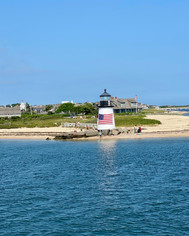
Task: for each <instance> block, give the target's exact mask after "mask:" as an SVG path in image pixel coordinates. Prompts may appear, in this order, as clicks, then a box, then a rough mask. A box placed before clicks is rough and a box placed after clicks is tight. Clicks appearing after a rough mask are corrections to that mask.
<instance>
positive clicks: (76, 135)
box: [73, 131, 85, 138]
mask: <svg viewBox="0 0 189 236" xmlns="http://www.w3.org/2000/svg"><path fill="white" fill-rule="evenodd" d="M84 137H85V132H83V131H81V132H74V133H73V138H84Z"/></svg>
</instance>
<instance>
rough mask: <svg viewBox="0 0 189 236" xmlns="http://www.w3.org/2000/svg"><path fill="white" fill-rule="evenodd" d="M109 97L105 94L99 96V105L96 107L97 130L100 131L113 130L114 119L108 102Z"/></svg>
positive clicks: (110, 104)
mask: <svg viewBox="0 0 189 236" xmlns="http://www.w3.org/2000/svg"><path fill="white" fill-rule="evenodd" d="M110 98H111V95H110V94H108V93H107V92H106V89H104V93H103V94H101V95H100V105H99V106H98V120H97V128H98V130H102V131H107V132H108V131H109V130H112V129H115V119H114V110H113V107H114V106H113V105H112V103H111V101H110Z"/></svg>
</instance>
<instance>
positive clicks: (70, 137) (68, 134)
mask: <svg viewBox="0 0 189 236" xmlns="http://www.w3.org/2000/svg"><path fill="white" fill-rule="evenodd" d="M72 138H73V133H72V132H65V133H63V134H62V135H59V136H56V137H55V138H54V139H55V140H61V139H72Z"/></svg>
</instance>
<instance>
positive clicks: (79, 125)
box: [61, 122, 97, 128]
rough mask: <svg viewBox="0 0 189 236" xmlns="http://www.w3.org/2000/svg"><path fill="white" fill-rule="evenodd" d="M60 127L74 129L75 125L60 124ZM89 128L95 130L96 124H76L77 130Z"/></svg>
mask: <svg viewBox="0 0 189 236" xmlns="http://www.w3.org/2000/svg"><path fill="white" fill-rule="evenodd" d="M61 125H62V127H75V123H68V122H67V123H62V124H61ZM87 126H88V127H89V128H97V124H95V123H94V124H93V123H80V122H77V123H76V127H79V128H81V127H82V128H85V127H87Z"/></svg>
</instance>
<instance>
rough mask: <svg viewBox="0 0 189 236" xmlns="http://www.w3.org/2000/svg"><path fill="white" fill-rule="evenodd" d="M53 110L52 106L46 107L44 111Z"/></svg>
mask: <svg viewBox="0 0 189 236" xmlns="http://www.w3.org/2000/svg"><path fill="white" fill-rule="evenodd" d="M52 108H53V105H50V104H49V105H46V106H45V111H50V110H51V109H52Z"/></svg>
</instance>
